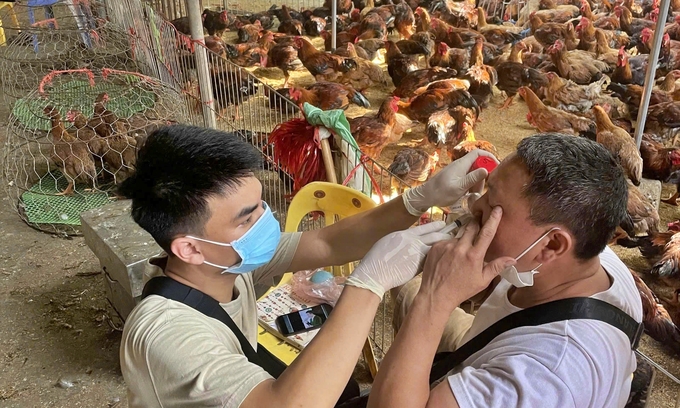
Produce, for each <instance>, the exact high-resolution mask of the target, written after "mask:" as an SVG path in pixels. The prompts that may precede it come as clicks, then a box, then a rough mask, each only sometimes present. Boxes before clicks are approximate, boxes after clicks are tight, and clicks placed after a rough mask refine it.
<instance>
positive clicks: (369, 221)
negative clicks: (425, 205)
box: [319, 196, 418, 265]
mask: <svg viewBox="0 0 680 408" xmlns="http://www.w3.org/2000/svg"><path fill="white" fill-rule="evenodd" d="M417 220H418V217H414V216H413V215H411V214H410V213H409V212H408V211H406V208H405V207H404V202H403V199H402V197H401V196H400V197H397V198H395V199H393V200H390V201H388V202H386V203H385V204H382V205H379V206H378V207H376V208H373V209H371V210H369V211H366V212H363V213H361V214H357V215H355V216H352V217H347V218H344V219H342V220H340V221H339V222H337V223H335V224H333V225H331V226H329V227H328V228H324V229H323V230H321V231H320V233H319V238H320V239H321V240H323V241H324V242H326V243H327V244H328V247H329V248H330V254H329V259H328V260H327V261H331V262H328V263H327V264H326V265H343V264H346V263H347V262H352V261H356V260H359V259H361V258H363V257H364V255H366V253H367V252H368V250H369V249H371V247H372V246H373V244H375V243H376V242H377V241H378V240H379V239H380V238H382V237H384V236H385V235H387V234H389V233H391V232H394V231H400V230H403V229H406V228H408V227H410V226H411V225H413V223H414V222H416V221H417Z"/></svg>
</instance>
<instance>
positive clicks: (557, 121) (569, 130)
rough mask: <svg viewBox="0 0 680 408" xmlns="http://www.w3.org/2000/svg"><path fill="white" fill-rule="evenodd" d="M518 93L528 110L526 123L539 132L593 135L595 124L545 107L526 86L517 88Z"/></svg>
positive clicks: (571, 114)
mask: <svg viewBox="0 0 680 408" xmlns="http://www.w3.org/2000/svg"><path fill="white" fill-rule="evenodd" d="M518 92H519V95H520V96H521V97H522V98H524V101H525V102H526V104H527V107H528V108H529V113H527V122H529V124H530V125H531V126H533V127H535V128H537V129H538V130H539V131H541V132H558V133H566V134H570V135H580V134H583V135H586V134H592V133H595V123H594V122H593V121H592V120H590V119H587V118H583V117H580V116H576V115H574V114H573V113H569V112H565V111H562V110H560V109H556V108H552V107H550V106H545V105H544V104H543V102H541V100H540V99H539V98H538V96H536V94H535V93H534V92H533V91H532V90H531V89H529V88H527V87H526V86H523V87H521V88H519V91H518Z"/></svg>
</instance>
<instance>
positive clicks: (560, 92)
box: [545, 72, 607, 112]
mask: <svg viewBox="0 0 680 408" xmlns="http://www.w3.org/2000/svg"><path fill="white" fill-rule="evenodd" d="M546 77H547V78H548V87H547V88H546V91H545V94H546V100H547V101H549V102H550V106H552V107H554V108H558V109H562V110H564V111H567V112H587V111H589V110H590V109H591V108H592V107H593V105H594V104H596V103H597V102H596V101H597V100H598V99H599V98H600V95H601V93H602V86H603V85H604V84H605V82H606V81H607V77H606V76H603V77H602V78H601V79H600V80H599V81H597V82H593V83H592V84H590V85H578V84H576V83H574V82H572V81H570V80H567V79H563V78H560V77H559V76H558V75H557V74H556V73H554V72H548V73H547V74H546Z"/></svg>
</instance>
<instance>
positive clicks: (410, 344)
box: [368, 296, 448, 408]
mask: <svg viewBox="0 0 680 408" xmlns="http://www.w3.org/2000/svg"><path fill="white" fill-rule="evenodd" d="M447 319H448V314H447V313H446V312H445V311H443V310H441V309H438V307H437V305H434V304H432V303H431V302H430V299H427V298H425V297H421V296H416V298H415V299H414V301H413V304H412V306H411V309H410V310H409V313H408V315H407V316H406V319H405V320H404V323H403V324H402V326H401V327H400V329H399V332H398V333H397V337H396V338H395V340H394V342H393V343H392V346H391V347H390V350H389V352H388V353H387V355H386V356H385V359H384V360H383V361H382V364H381V365H380V371H378V376H377V377H376V379H375V382H374V384H373V388H372V389H371V397H370V399H369V404H368V406H369V408H386V407H389V408H424V407H425V406H426V405H427V401H428V398H429V395H430V382H429V378H430V364H428V362H431V361H432V360H433V359H434V355H435V353H436V351H437V346H438V345H439V340H440V338H441V336H442V333H443V332H444V327H445V326H446V321H447Z"/></svg>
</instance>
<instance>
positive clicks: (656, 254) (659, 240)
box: [636, 221, 680, 265]
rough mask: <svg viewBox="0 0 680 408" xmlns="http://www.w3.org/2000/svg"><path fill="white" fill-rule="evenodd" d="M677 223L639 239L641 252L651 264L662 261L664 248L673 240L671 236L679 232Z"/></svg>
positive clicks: (638, 244) (638, 243)
mask: <svg viewBox="0 0 680 408" xmlns="http://www.w3.org/2000/svg"><path fill="white" fill-rule="evenodd" d="M676 223H677V221H676V222H675V223H670V224H668V231H665V232H658V233H655V234H650V235H648V236H646V237H640V238H639V239H638V242H637V245H636V246H638V247H639V249H640V253H641V254H642V256H643V257H645V259H646V260H647V262H648V263H649V264H650V265H654V264H656V263H658V262H659V261H661V259H662V258H663V256H664V250H665V249H666V245H668V243H669V242H670V241H671V238H673V236H675V235H679V237H678V238H680V234H678V231H677V229H678V228H677V226H676V225H675V224H676ZM678 238H676V239H678Z"/></svg>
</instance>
